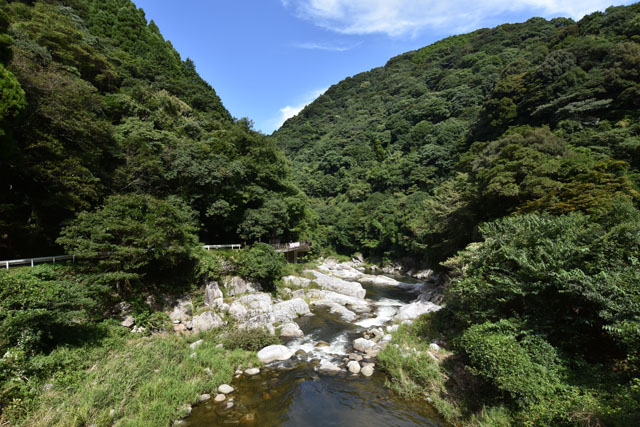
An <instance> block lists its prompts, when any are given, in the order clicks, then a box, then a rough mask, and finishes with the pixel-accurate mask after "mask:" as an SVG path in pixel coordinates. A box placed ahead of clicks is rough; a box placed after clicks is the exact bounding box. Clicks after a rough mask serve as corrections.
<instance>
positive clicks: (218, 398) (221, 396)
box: [213, 393, 227, 403]
mask: <svg viewBox="0 0 640 427" xmlns="http://www.w3.org/2000/svg"><path fill="white" fill-rule="evenodd" d="M226 398H227V396H225V395H224V394H223V393H220V394H217V395H216V397H214V398H213V401H214V402H218V403H220V402H224V400H225V399H226Z"/></svg>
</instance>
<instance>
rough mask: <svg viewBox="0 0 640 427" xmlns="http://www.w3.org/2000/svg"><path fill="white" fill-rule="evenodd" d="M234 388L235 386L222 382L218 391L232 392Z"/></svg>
mask: <svg viewBox="0 0 640 427" xmlns="http://www.w3.org/2000/svg"><path fill="white" fill-rule="evenodd" d="M233 390H234V388H233V387H231V386H230V385H229V384H222V385H221V386H220V387H218V393H222V394H229V393H232V392H233Z"/></svg>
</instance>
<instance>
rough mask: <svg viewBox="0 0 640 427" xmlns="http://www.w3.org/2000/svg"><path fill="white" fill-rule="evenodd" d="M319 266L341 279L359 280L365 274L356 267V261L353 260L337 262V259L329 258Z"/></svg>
mask: <svg viewBox="0 0 640 427" xmlns="http://www.w3.org/2000/svg"><path fill="white" fill-rule="evenodd" d="M318 268H320V270H323V271H325V272H327V273H329V274H331V275H332V276H335V277H339V278H341V279H347V280H358V279H359V278H360V277H362V276H363V273H362V272H360V271H359V270H357V269H356V268H354V263H352V262H341V263H336V261H335V260H333V259H328V260H325V261H324V262H323V263H322V264H320V265H319V266H318Z"/></svg>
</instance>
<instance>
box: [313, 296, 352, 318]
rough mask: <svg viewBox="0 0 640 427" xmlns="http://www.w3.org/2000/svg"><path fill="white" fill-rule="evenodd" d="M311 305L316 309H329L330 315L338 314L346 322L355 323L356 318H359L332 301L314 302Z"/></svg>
mask: <svg viewBox="0 0 640 427" xmlns="http://www.w3.org/2000/svg"><path fill="white" fill-rule="evenodd" d="M311 305H312V306H314V307H327V308H328V309H329V313H331V314H337V315H338V316H340V318H341V319H342V320H344V321H345V322H353V321H354V320H356V317H358V316H357V315H356V314H355V313H354V312H353V311H351V310H349V309H348V308H346V307H345V306H342V305H340V304H338V303H335V302H333V301H331V300H326V299H321V300H317V301H312V302H311Z"/></svg>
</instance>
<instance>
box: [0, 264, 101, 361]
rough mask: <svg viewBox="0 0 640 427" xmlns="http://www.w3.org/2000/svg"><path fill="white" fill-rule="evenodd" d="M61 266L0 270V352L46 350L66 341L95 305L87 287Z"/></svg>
mask: <svg viewBox="0 0 640 427" xmlns="http://www.w3.org/2000/svg"><path fill="white" fill-rule="evenodd" d="M61 276H62V273H61V269H59V268H55V267H52V266H44V265H43V266H37V267H34V268H30V269H20V270H17V271H12V272H6V273H5V272H2V273H0V352H1V353H4V351H5V349H7V348H9V347H18V348H20V349H21V350H24V351H26V352H28V353H29V352H37V351H42V350H47V349H49V348H51V347H52V346H53V345H55V344H56V343H60V342H66V341H67V340H68V338H69V337H70V330H72V329H74V328H79V327H81V326H82V324H83V323H84V322H85V321H86V320H87V317H88V315H89V314H90V312H91V311H92V310H93V309H94V308H96V305H95V301H94V299H92V298H90V296H91V294H90V289H89V288H87V287H86V286H84V285H83V284H81V283H79V282H78V281H77V280H75V279H73V278H66V277H62V278H61Z"/></svg>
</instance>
